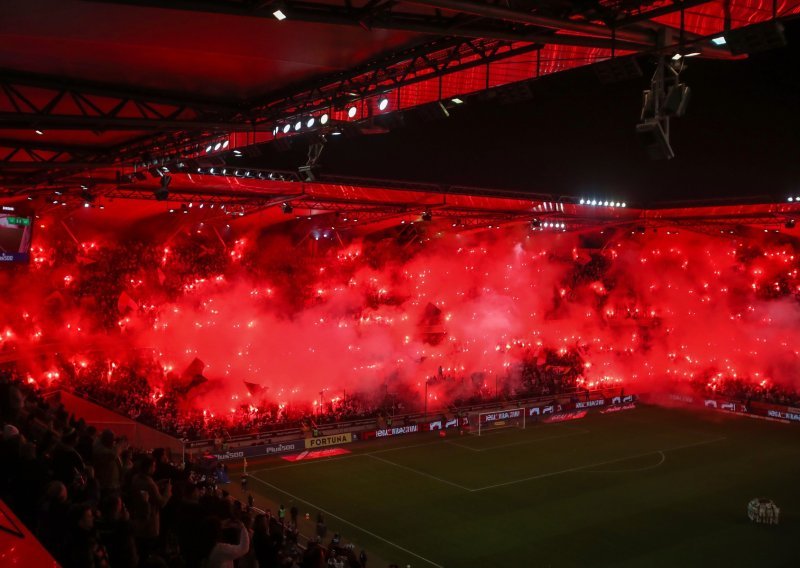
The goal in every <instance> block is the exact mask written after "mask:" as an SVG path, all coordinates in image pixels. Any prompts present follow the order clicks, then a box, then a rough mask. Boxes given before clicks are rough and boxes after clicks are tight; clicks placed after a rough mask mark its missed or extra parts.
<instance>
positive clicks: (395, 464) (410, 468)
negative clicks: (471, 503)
mask: <svg viewBox="0 0 800 568" xmlns="http://www.w3.org/2000/svg"><path fill="white" fill-rule="evenodd" d="M364 455H366V456H369V457H371V458H372V459H374V460H378V461H381V462H383V463H388V464H389V465H393V466H394V467H399V468H401V469H405V470H408V471H411V472H413V473H416V474H417V475H422V476H425V477H427V478H429V479H433V480H435V481H438V482H439V483H446V484H447V485H451V486H453V487H457V488H458V489H461V490H462V491H473V490H472V489H470V488H469V487H464V486H463V485H459V484H458V483H453V482H452V481H447V480H446V479H442V478H441V477H436V476H435V475H431V474H430V473H425V472H424V471H420V470H418V469H414V468H413V467H408V466H407V465H402V464H399V463H396V462H393V461H390V460H386V459H383V458H379V457H378V456H374V455H372V454H364Z"/></svg>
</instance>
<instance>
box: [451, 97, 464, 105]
mask: <svg viewBox="0 0 800 568" xmlns="http://www.w3.org/2000/svg"><path fill="white" fill-rule="evenodd" d="M450 102H452V103H453V104H456V105H463V104H464V100H463V99H459V98H458V97H453V98H452V99H450Z"/></svg>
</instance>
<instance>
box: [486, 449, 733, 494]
mask: <svg viewBox="0 0 800 568" xmlns="http://www.w3.org/2000/svg"><path fill="white" fill-rule="evenodd" d="M726 439H727V438H725V437H724V436H723V437H721V438H714V439H713V440H706V441H703V442H695V443H693V444H684V445H682V446H675V447H674V448H664V449H661V450H651V451H649V452H643V453H640V454H635V455H632V456H626V457H624V458H617V459H613V460H607V461H602V462H597V463H590V464H586V465H579V466H576V467H571V468H569V469H562V470H560V471H551V472H549V473H540V474H539V475H532V476H530V477H523V478H522V479H514V480H512V481H505V482H503V483H495V484H494V485H486V486H485V487H479V488H477V489H470V491H472V492H473V493H474V492H476V491H485V490H487V489H496V488H497V487H506V486H508V485H516V484H517V483H523V482H525V481H533V480H535V479H544V478H545V477H553V476H556V475H561V474H563V473H571V472H573V471H580V470H582V469H588V468H591V467H599V466H601V465H608V464H612V463H618V462H622V461H627V460H632V459H635V458H641V457H644V456H649V455H651V454H655V453H657V452H673V451H675V450H683V449H685V448H693V447H695V446H705V445H707V444H713V443H714V442H720V441H722V440H726Z"/></svg>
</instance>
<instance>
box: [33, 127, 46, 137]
mask: <svg viewBox="0 0 800 568" xmlns="http://www.w3.org/2000/svg"><path fill="white" fill-rule="evenodd" d="M34 132H35V133H36V134H37V135H39V136H44V130H39V129H38V128H37V129H36V130H34Z"/></svg>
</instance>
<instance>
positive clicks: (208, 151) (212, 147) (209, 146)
mask: <svg viewBox="0 0 800 568" xmlns="http://www.w3.org/2000/svg"><path fill="white" fill-rule="evenodd" d="M213 149H214V145H213V144H209V145H208V146H206V154H210V153H211V150H213Z"/></svg>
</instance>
